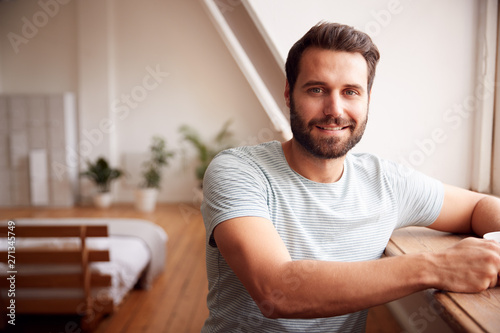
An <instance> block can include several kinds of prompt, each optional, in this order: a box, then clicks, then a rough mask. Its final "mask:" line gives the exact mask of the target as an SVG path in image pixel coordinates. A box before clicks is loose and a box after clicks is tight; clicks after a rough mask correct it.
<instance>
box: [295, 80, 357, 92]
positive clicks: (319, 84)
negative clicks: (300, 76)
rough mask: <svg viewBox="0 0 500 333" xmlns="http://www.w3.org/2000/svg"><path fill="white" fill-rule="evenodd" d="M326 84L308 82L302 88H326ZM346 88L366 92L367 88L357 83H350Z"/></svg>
mask: <svg viewBox="0 0 500 333" xmlns="http://www.w3.org/2000/svg"><path fill="white" fill-rule="evenodd" d="M326 85H327V84H326V82H324V81H308V82H306V83H304V84H303V85H302V88H308V87H313V86H326ZM344 87H345V88H353V89H357V90H361V91H363V92H364V91H365V88H364V87H363V86H362V85H359V84H357V83H348V84H346V85H345V86H344Z"/></svg>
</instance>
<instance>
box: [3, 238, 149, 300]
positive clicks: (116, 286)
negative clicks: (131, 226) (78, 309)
mask: <svg viewBox="0 0 500 333" xmlns="http://www.w3.org/2000/svg"><path fill="white" fill-rule="evenodd" d="M78 242H79V240H77V239H71V238H70V239H53V238H50V239H49V238H41V239H22V240H19V241H18V242H16V250H21V249H25V248H31V249H34V248H37V249H73V248H74V249H78V248H79V244H78ZM87 246H88V248H89V249H108V250H109V254H110V261H108V262H94V263H91V264H90V270H91V271H92V272H96V273H100V274H108V275H110V276H111V281H112V285H111V287H110V288H99V289H97V288H94V289H93V290H92V293H93V296H94V297H98V298H99V299H103V300H104V299H112V300H113V304H114V305H118V304H120V303H121V301H122V299H123V298H124V297H125V295H126V294H127V293H128V292H129V291H130V290H131V289H132V288H133V287H134V285H135V284H136V283H137V281H138V279H139V278H140V277H141V273H143V272H144V269H145V268H146V266H147V264H148V263H149V262H150V259H151V256H150V253H149V249H148V248H147V246H146V244H145V243H144V241H142V240H141V239H139V238H137V237H129V236H110V237H109V238H105V239H103V238H90V239H88V243H87ZM0 248H1V249H2V250H6V249H7V241H6V239H0ZM16 271H17V272H18V273H20V272H22V274H23V275H29V274H50V273H54V272H58V273H80V272H81V266H79V265H38V264H23V263H19V262H16ZM5 272H7V265H6V264H5V263H0V276H3V275H5V274H6V273H5ZM28 296H29V297H30V298H47V297H52V298H59V297H60V298H65V297H82V296H83V290H81V289H76V288H75V289H68V288H65V289H50V290H49V289H30V290H29V291H28V290H27V289H22V288H19V289H18V290H16V298H17V299H22V298H25V297H28Z"/></svg>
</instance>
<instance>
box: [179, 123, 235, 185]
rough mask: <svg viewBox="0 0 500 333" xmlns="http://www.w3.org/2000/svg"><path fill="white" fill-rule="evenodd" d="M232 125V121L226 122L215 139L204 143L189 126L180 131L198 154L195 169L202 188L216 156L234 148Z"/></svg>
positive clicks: (184, 126) (182, 127)
mask: <svg viewBox="0 0 500 333" xmlns="http://www.w3.org/2000/svg"><path fill="white" fill-rule="evenodd" d="M230 125H231V120H228V121H226V122H225V123H224V124H223V126H222V128H221V129H220V130H219V132H218V133H217V134H216V136H215V138H214V139H213V140H212V141H209V142H204V141H203V140H202V139H201V137H200V135H199V134H198V132H197V131H196V130H195V129H193V128H191V127H189V126H187V125H183V126H181V128H180V129H179V132H180V133H181V134H182V135H183V139H184V140H185V141H187V142H189V143H190V144H191V145H192V146H193V147H194V148H195V149H196V151H197V153H198V165H197V166H196V169H195V175H196V179H197V180H198V182H199V187H200V188H201V187H202V186H203V177H204V176H205V171H207V168H208V165H209V164H210V162H211V161H212V159H213V158H214V157H215V155H217V154H218V153H219V152H221V151H222V150H224V149H227V148H231V147H233V144H232V143H231V139H232V136H233V133H232V132H231V131H230V130H229V126H230Z"/></svg>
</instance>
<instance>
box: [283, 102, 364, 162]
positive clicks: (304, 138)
mask: <svg viewBox="0 0 500 333" xmlns="http://www.w3.org/2000/svg"><path fill="white" fill-rule="evenodd" d="M367 111H368V110H367ZM367 122H368V112H367V116H366V118H365V120H364V121H363V122H361V123H359V124H358V123H356V122H355V121H354V120H345V119H342V118H335V117H333V116H330V115H328V116H325V117H323V118H315V119H312V120H311V121H309V123H306V121H305V120H304V119H303V118H302V117H301V115H300V114H299V112H297V110H296V108H295V103H294V100H293V98H290V124H291V127H292V133H293V137H294V139H295V140H296V141H297V142H298V143H299V144H300V145H301V146H302V147H303V148H304V149H305V150H306V151H308V152H309V153H310V154H312V155H313V156H314V157H317V158H321V159H336V158H340V157H343V156H345V155H346V154H347V153H348V152H349V151H350V150H351V149H352V148H354V146H356V144H357V143H358V142H359V141H360V140H361V138H362V137H363V134H364V132H365V129H366V123H367ZM326 125H329V126H332V125H335V126H339V127H346V126H348V130H349V131H350V132H351V135H350V136H349V138H347V139H343V138H339V137H327V138H313V136H312V135H311V131H312V129H313V128H314V127H316V126H326Z"/></svg>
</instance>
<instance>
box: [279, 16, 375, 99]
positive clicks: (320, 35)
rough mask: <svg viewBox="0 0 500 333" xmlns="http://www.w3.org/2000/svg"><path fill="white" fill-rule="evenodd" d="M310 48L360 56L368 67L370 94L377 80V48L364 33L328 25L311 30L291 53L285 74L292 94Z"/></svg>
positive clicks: (333, 24)
mask: <svg viewBox="0 0 500 333" xmlns="http://www.w3.org/2000/svg"><path fill="white" fill-rule="evenodd" d="M310 47H317V48H321V49H325V50H332V51H345V52H357V53H360V54H361V55H362V56H363V57H364V58H365V60H366V63H367V65H368V93H369V92H370V90H371V87H372V84H373V79H374V78H375V68H376V66H377V62H378V60H379V58H380V53H379V51H378V49H377V46H375V44H374V43H373V41H372V39H371V38H370V36H368V35H367V34H365V33H364V32H361V31H358V30H356V29H354V28H353V27H350V26H348V25H343V24H338V23H328V22H320V23H318V24H317V25H315V26H314V27H312V28H311V29H310V30H309V31H308V32H307V33H306V34H305V35H304V36H303V37H302V38H301V39H299V40H298V41H297V42H296V43H295V44H294V45H293V46H292V48H291V49H290V51H289V52H288V57H287V60H286V64H285V70H286V79H287V81H288V85H289V87H290V92H292V91H293V89H294V87H295V82H296V81H297V77H298V76H299V70H300V68H299V67H300V60H301V59H302V55H303V53H304V51H305V50H306V49H307V48H310Z"/></svg>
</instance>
